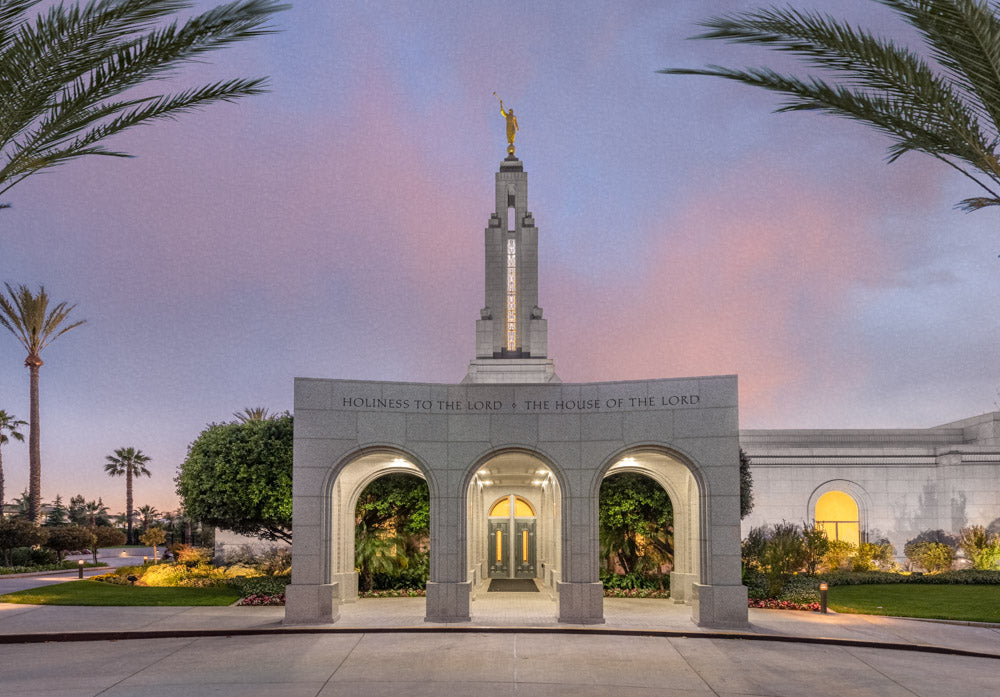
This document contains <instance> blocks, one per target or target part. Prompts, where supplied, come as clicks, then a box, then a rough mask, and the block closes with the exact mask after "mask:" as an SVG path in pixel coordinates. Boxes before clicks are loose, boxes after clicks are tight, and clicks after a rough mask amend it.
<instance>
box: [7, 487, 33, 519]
mask: <svg viewBox="0 0 1000 697" xmlns="http://www.w3.org/2000/svg"><path fill="white" fill-rule="evenodd" d="M11 503H13V504H14V505H15V506H16V507H17V511H16V512H15V513H14V517H15V518H23V519H24V520H30V519H31V497H30V496H28V492H27V491H22V492H21V495H20V496H18V497H16V498H15V499H14V500H13V501H11Z"/></svg>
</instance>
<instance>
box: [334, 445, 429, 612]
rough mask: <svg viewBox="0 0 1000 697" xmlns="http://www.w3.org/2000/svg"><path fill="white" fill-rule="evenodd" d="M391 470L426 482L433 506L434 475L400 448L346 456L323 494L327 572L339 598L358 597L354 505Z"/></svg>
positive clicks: (346, 600)
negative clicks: (431, 475)
mask: <svg viewBox="0 0 1000 697" xmlns="http://www.w3.org/2000/svg"><path fill="white" fill-rule="evenodd" d="M389 474H411V475H414V476H417V477H420V478H421V479H424V480H425V481H426V482H427V485H428V489H429V490H430V494H431V496H430V498H431V507H432V510H433V506H434V489H435V487H434V486H433V479H432V478H430V477H428V475H427V473H426V471H425V468H424V467H423V466H421V464H419V460H418V459H417V458H416V457H414V456H413V455H412V454H411V453H406V452H404V451H402V450H400V449H398V448H368V449H365V450H364V451H362V452H359V453H355V454H353V455H351V456H348V457H347V458H345V459H344V460H343V461H342V463H341V464H340V466H338V467H337V468H335V469H334V470H333V471H332V472H331V476H330V479H329V485H328V493H327V495H326V496H325V497H324V498H325V500H326V501H327V502H328V506H329V511H328V513H327V514H326V515H324V516H323V518H324V521H325V522H326V523H327V524H328V530H329V533H328V534H327V535H325V537H327V539H328V540H329V543H328V545H326V546H325V547H326V549H327V550H328V553H327V554H326V563H325V565H324V572H325V574H326V576H327V578H328V579H329V580H328V581H327V583H336V584H337V588H338V594H337V596H338V599H339V600H340V601H341V602H354V601H355V600H357V598H358V573H357V571H356V570H355V548H354V541H355V509H356V507H357V504H358V498H359V497H360V496H361V492H362V491H364V489H365V487H367V486H368V485H369V484H371V483H372V482H374V481H375V480H376V479H378V478H380V477H384V476H386V475H389Z"/></svg>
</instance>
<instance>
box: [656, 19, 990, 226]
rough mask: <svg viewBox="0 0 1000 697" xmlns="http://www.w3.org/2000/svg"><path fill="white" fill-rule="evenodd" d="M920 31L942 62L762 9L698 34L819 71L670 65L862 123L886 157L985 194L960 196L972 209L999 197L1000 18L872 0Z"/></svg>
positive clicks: (832, 25) (842, 26)
mask: <svg viewBox="0 0 1000 697" xmlns="http://www.w3.org/2000/svg"><path fill="white" fill-rule="evenodd" d="M878 1H879V2H881V3H882V4H885V5H887V6H889V7H891V8H893V9H894V10H896V11H897V12H899V13H900V14H902V15H903V16H904V18H905V19H906V20H907V21H908V22H909V23H910V24H912V25H913V26H915V27H916V28H917V29H918V30H919V31H920V32H921V33H922V34H923V36H924V39H925V42H926V43H927V44H928V45H929V46H930V48H931V56H932V57H933V58H934V59H935V60H936V61H937V62H938V63H939V65H938V66H932V65H930V64H928V63H927V62H926V61H925V60H924V59H923V58H921V57H920V56H919V55H918V54H917V53H915V52H914V51H911V50H909V49H906V48H902V47H899V46H897V45H895V44H894V43H893V42H891V41H887V40H884V39H880V38H877V37H875V36H873V35H872V34H871V33H869V32H867V31H864V30H861V29H857V28H854V27H852V26H851V25H849V24H847V23H846V22H840V21H837V20H834V19H832V18H830V17H828V16H825V15H821V14H819V13H815V12H802V11H798V10H795V9H766V10H758V11H753V12H743V13H734V14H730V15H725V16H721V17H715V18H711V19H709V20H706V21H705V22H702V23H701V26H703V27H705V28H707V29H709V31H708V32H705V33H703V34H700V35H698V36H695V37H693V38H698V39H721V40H725V41H729V42H734V43H747V44H755V45H759V46H763V47H765V48H770V49H773V50H777V51H783V52H790V53H792V54H795V55H797V56H799V57H800V58H802V59H803V61H804V62H805V63H806V64H807V65H809V66H811V67H813V68H818V69H820V70H822V71H824V74H826V75H829V76H830V80H833V81H832V82H831V81H828V80H827V79H824V78H822V77H817V76H815V75H811V76H808V77H807V78H799V77H796V76H792V75H786V74H781V73H778V72H776V71H774V70H770V69H768V68H748V69H743V70H739V69H732V68H723V67H719V66H708V67H707V68H704V69H689V68H672V69H667V70H661V71H659V72H661V73H668V74H675V75H677V74H680V75H709V76H713V77H722V78H725V79H729V80H735V81H739V82H743V83H745V84H749V85H753V86H756V87H761V88H764V89H767V90H771V91H774V92H778V93H781V94H783V95H785V97H786V100H785V101H784V102H783V103H782V105H781V106H780V107H779V108H778V109H777V111H779V112H783V111H807V110H818V111H823V112H825V113H830V114H834V115H837V116H842V117H846V118H850V119H853V120H857V121H861V122H863V123H867V124H869V125H870V126H873V127H875V128H876V129H877V130H879V131H882V132H883V133H885V134H886V135H888V136H889V137H890V138H891V139H892V141H893V142H892V143H891V145H890V147H889V158H888V159H889V161H890V162H893V161H895V160H896V159H897V158H899V157H900V156H901V155H903V154H905V153H907V152H911V151H920V152H924V153H927V154H929V155H931V156H932V157H935V158H937V159H939V160H941V161H943V162H945V163H946V164H948V165H949V166H951V167H952V168H954V169H956V170H957V171H959V172H961V173H962V174H963V175H964V176H966V177H968V178H969V179H970V180H971V181H973V182H975V183H976V184H977V185H978V186H979V187H981V188H982V189H984V190H985V191H986V192H988V194H989V196H988V197H982V198H972V199H967V200H966V201H963V202H962V203H961V204H959V207H961V208H963V209H965V210H977V209H978V208H980V207H984V206H985V205H994V204H992V203H985V202H987V201H993V200H995V199H1000V193H998V190H1000V159H998V157H997V146H998V143H1000V129H998V124H1000V17H998V16H997V9H996V7H993V8H990V7H989V6H987V5H986V3H985V2H980V1H979V0H878Z"/></svg>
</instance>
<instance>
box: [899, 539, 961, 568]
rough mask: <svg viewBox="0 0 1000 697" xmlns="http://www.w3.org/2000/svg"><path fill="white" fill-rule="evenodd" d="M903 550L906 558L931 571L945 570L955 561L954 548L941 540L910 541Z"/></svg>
mask: <svg viewBox="0 0 1000 697" xmlns="http://www.w3.org/2000/svg"><path fill="white" fill-rule="evenodd" d="M905 552H906V558H907V559H909V560H910V561H911V562H912V563H914V564H917V565H918V566H921V567H923V568H924V569H925V570H927V571H929V572H931V573H934V572H937V571H947V570H948V569H950V568H951V565H952V563H953V562H954V561H955V550H954V549H953V548H952V547H951V546H949V545H946V544H945V543H943V542H911V543H908V544H907V545H906V548H905Z"/></svg>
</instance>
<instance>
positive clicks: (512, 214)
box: [463, 154, 560, 383]
mask: <svg viewBox="0 0 1000 697" xmlns="http://www.w3.org/2000/svg"><path fill="white" fill-rule="evenodd" d="M485 249H486V284H485V285H486V305H485V307H483V309H482V310H480V319H479V320H478V321H477V322H476V358H475V360H473V361H472V362H471V363H470V364H469V372H468V375H466V377H465V380H464V381H463V382H486V383H539V382H560V380H559V378H558V377H557V376H556V374H555V366H554V364H553V362H552V360H551V359H550V358H548V334H547V322H546V320H544V319H542V308H541V307H539V305H538V228H536V227H535V220H534V217H533V216H532V214H531V211H529V210H528V174H527V172H525V171H524V165H523V163H522V162H521V161H520V160H519V159H517V158H516V157H515V156H514V155H513V154H509V155H508V156H507V158H506V159H505V160H504V161H503V162H501V163H500V170H499V171H498V172H497V173H496V209H495V211H494V213H493V214H492V215H491V216H490V220H489V223H488V224H487V226H486V235H485Z"/></svg>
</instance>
